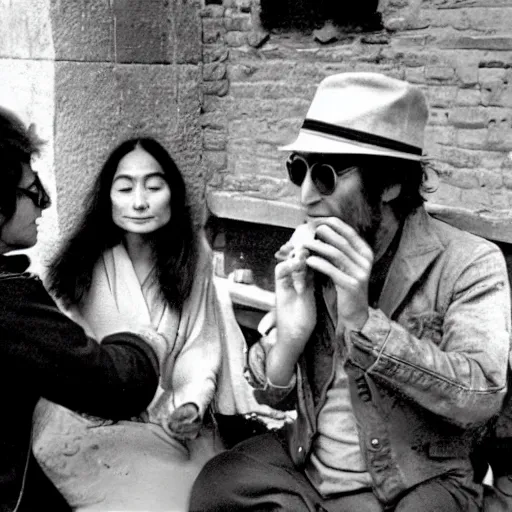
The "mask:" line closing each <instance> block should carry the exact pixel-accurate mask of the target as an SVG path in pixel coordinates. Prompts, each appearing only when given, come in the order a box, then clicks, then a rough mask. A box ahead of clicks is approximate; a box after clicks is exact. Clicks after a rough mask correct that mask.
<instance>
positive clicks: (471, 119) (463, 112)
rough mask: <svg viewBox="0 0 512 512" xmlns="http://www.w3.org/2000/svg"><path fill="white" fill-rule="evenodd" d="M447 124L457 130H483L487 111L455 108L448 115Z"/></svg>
mask: <svg viewBox="0 0 512 512" xmlns="http://www.w3.org/2000/svg"><path fill="white" fill-rule="evenodd" d="M449 122H450V124H452V125H453V126H455V127H457V128H470V129H478V128H485V127H487V122H488V111H487V110H486V109H485V108H483V107H456V108H454V109H453V110H452V111H451V112H450V114H449Z"/></svg>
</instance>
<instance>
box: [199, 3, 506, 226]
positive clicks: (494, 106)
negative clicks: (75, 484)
mask: <svg viewBox="0 0 512 512" xmlns="http://www.w3.org/2000/svg"><path fill="white" fill-rule="evenodd" d="M379 10H380V12H381V13H382V19H383V25H384V29H383V30H382V31H379V32H371V33H363V32H350V31H343V30H342V29H338V30H335V31H334V32H333V33H332V34H331V37H330V38H328V40H330V42H329V43H328V44H322V43H320V42H319V41H318V40H316V39H315V34H300V33H281V34H278V33H267V32H265V31H264V30H263V29H262V28H261V24H260V22H259V15H258V12H259V5H258V0H224V3H223V5H222V6H221V5H207V6H206V7H205V8H204V9H202V11H201V16H202V26H203V61H204V66H203V81H204V83H203V91H204V98H203V113H202V116H201V124H202V127H203V159H204V160H203V161H204V164H205V168H206V169H207V173H208V174H207V177H208V179H209V189H210V193H209V198H210V203H211V204H212V205H213V209H218V210H219V211H221V212H224V213H226V212H228V216H229V215H233V216H236V215H238V216H241V217H243V218H244V219H245V220H253V219H258V218H260V219H265V218H266V219H267V220H270V221H272V218H274V217H275V215H276V213H275V211H274V210H273V209H272V207H271V206H269V203H268V201H267V200H271V201H272V203H274V202H275V203H276V204H282V205H285V207H286V205H291V206H290V208H292V209H293V207H294V206H296V199H295V190H294V189H293V188H292V187H291V186H290V185H289V184H288V183H287V182H286V179H285V173H284V167H283V160H284V156H283V155H282V154H280V153H279V152H278V151H277V147H278V146H279V145H280V144H283V143H286V142H288V141H290V140H292V139H293V138H294V136H295V134H296V133H297V130H298V127H299V126H300V123H301V121H302V119H303V116H304V114H305V113H306V111H307V108H308V106H309V103H310V101H311V98H312V96H313V94H314V91H315V89H316V86H317V84H318V83H319V82H320V80H321V79H322V78H323V77H325V76H327V75H329V74H333V73H336V72H341V71H353V70H356V71H377V72H383V73H386V74H389V75H391V76H394V77H397V78H402V79H406V80H409V81H411V82H414V83H416V84H418V85H419V86H420V87H422V88H423V89H424V91H425V93H426V95H427V97H428V101H429V104H430V108H431V113H430V119H429V124H428V129H427V136H426V151H427V153H428V155H429V157H431V158H432V160H433V164H434V165H435V167H436V168H437V169H438V171H439V172H440V180H439V183H438V187H437V191H436V192H435V194H434V195H433V197H432V198H431V201H434V202H436V203H440V204H444V205H449V206H453V207H461V208H465V209H469V210H472V211H474V212H479V211H482V210H486V211H490V212H493V213H498V212H504V211H506V210H508V209H509V208H510V207H511V206H512V160H511V159H510V157H509V152H510V151H512V0H429V1H423V2H422V1H420V0H387V1H385V0H381V1H380V5H379ZM332 30H333V28H332V27H331V31H332ZM259 199H264V200H265V201H264V202H260V201H259ZM230 204H232V205H234V206H233V207H232V208H231V207H230V206H229V205H230ZM251 205H252V206H251ZM244 208H245V209H249V210H251V211H250V212H246V214H244ZM234 209H237V211H238V213H237V214H234V213H233V211H234ZM228 210H229V211H228ZM285 210H286V208H285ZM283 211H284V210H282V209H281V210H280V212H281V214H282V215H286V213H282V212H283ZM269 212H270V213H269ZM276 223H279V222H276ZM285 223H286V222H285Z"/></svg>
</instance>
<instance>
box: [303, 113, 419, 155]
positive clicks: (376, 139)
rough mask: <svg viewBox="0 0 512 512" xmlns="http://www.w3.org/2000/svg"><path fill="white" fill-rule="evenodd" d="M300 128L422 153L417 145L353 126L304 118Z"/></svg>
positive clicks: (413, 152) (383, 146) (412, 153)
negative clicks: (362, 130) (347, 126)
mask: <svg viewBox="0 0 512 512" xmlns="http://www.w3.org/2000/svg"><path fill="white" fill-rule="evenodd" d="M302 129H304V130H310V131H313V132H319V133H325V134H326V135H332V136H334V137H339V138H342V139H346V140H347V139H348V140H352V141H354V142H362V143H365V144H371V145H372V146H378V147H381V148H385V149H392V150H394V151H400V152H402V153H410V154H411V155H421V154H422V149H421V148H419V147H418V146H412V145H411V144H406V143H405V142H398V141H396V140H393V139H388V138H386V137H381V136H380V135H373V134H371V133H365V132H360V131H359V130H354V129H353V128H346V127H343V126H337V125H335V124H331V123H324V122H323V121H317V120H315V119H305V120H304V123H303V124H302Z"/></svg>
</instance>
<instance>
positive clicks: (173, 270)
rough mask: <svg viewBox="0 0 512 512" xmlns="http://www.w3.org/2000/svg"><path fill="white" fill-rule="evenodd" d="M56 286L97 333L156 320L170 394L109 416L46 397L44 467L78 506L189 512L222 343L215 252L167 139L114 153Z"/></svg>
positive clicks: (52, 277) (207, 453) (209, 450)
mask: <svg viewBox="0 0 512 512" xmlns="http://www.w3.org/2000/svg"><path fill="white" fill-rule="evenodd" d="M47 286H48V288H49V290H50V292H51V293H52V294H53V296H54V297H55V298H56V299H57V301H58V302H59V303H60V304H61V305H62V307H63V309H64V310H65V311H66V312H67V313H68V315H69V316H70V317H71V318H73V319H74V320H75V321H77V322H79V323H80V324H82V325H83V326H84V328H85V329H86V330H88V331H89V332H90V333H91V334H92V335H93V336H94V337H96V338H97V339H101V337H102V336H104V335H105V334H106V333H109V332H111V331H113V330H119V329H120V328H121V327H123V328H125V329H128V328H131V327H133V326H137V327H139V326H145V325H151V326H153V327H154V328H155V329H156V330H157V331H158V332H159V333H161V334H162V335H163V336H164V337H165V339H166V341H167V343H166V345H165V346H162V347H161V351H160V354H159V356H160V370H161V378H160V384H159V388H158V391H157V393H156V395H155V397H154V399H153V401H152V403H151V404H150V406H149V407H148V409H147V411H146V412H145V413H144V414H143V415H141V416H140V417H137V418H133V420H132V421H123V422H117V423H114V424H112V423H106V422H104V421H102V420H99V419H96V418H92V417H84V416H81V415H77V414H75V413H72V412H71V411H69V410H67V409H64V408H62V407H59V406H56V405H54V404H51V403H49V402H43V403H41V404H40V406H39V408H38V411H37V414H36V417H35V441H34V453H35V455H36V457H37V458H38V460H39V463H40V464H41V466H42V467H43V469H44V470H45V471H46V473H47V474H48V475H49V476H50V477H51V478H52V479H53V481H54V483H55V485H56V486H57V487H58V488H59V489H60V491H61V492H62V494H63V495H64V496H65V497H66V499H67V500H68V502H69V503H70V505H71V506H72V507H73V508H74V509H75V510H82V509H85V508H87V509H88V510H89V509H90V508H96V507H97V508H99V509H101V510H136V509H137V510H140V509H144V510H184V509H185V508H186V501H187V498H188V492H189V490H190V487H191V485H192V482H193V479H194V477H195V475H196V474H197V473H198V471H199V470H200V468H201V467H202V465H203V464H204V463H205V462H206V460H207V459H208V458H209V457H211V456H212V455H213V454H214V453H215V451H216V449H217V448H216V439H217V438H216V436H215V435H212V429H211V428H208V427H205V426H204V425H203V423H204V422H203V419H204V418H205V417H208V408H209V406H210V404H211V402H212V399H213V397H214V393H215V390H216V385H217V377H218V373H219V370H220V364H221V351H222V348H221V343H222V342H221V339H220V331H219V327H218V311H216V309H217V308H218V304H217V297H216V292H215V287H214V283H213V275H212V265H211V258H210V250H209V247H208V246H207V244H206V242H205V240H204V237H203V236H200V235H197V234H196V232H195V230H194V227H193V223H192V218H191V214H190V210H189V206H188V204H187V194H186V188H185V183H184V180H183V177H182V175H181V173H180V171H179V169H178V167H177V166H176V164H175V162H174V160H173V159H172V157H171V156H170V155H169V153H168V152H167V150H166V149H165V148H164V147H163V146H162V145H161V144H160V143H159V142H157V141H156V140H154V139H152V138H133V139H130V140H127V141H125V142H123V143H122V144H120V145H119V146H118V147H117V148H115V149H114V150H113V151H112V153H111V154H110V156H109V157H108V158H107V160H106V162H105V164H104V166H103V168H102V169H101V171H100V173H99V175H98V177H97V179H96V182H95V184H94V186H93V188H92V190H91V192H90V193H89V195H88V197H87V200H86V210H85V214H84V215H83V217H82V219H81V221H80V222H79V223H78V226H77V228H76V229H75V231H74V233H73V235H72V236H71V237H70V238H69V239H68V241H67V242H66V243H65V244H64V245H63V247H62V248H61V250H60V252H59V253H58V254H57V256H56V257H55V259H54V260H53V262H52V264H51V265H50V268H49V272H48V278H47Z"/></svg>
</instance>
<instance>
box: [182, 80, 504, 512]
mask: <svg viewBox="0 0 512 512" xmlns="http://www.w3.org/2000/svg"><path fill="white" fill-rule="evenodd" d="M427 117H428V108H427V105H426V102H425V98H424V96H423V94H422V92H421V91H420V90H419V89H418V88H417V87H414V86H412V85H410V84H408V83H407V82H403V81H400V80H396V79H393V78H389V77H387V76H384V75H380V74H375V73H343V74H338V75H334V76H330V77H328V78H326V79H325V80H323V81H322V82H321V83H320V85H319V87H318V89H317V92H316V95H315V97H314V99H313V102H312V104H311V106H310V109H309V111H308V113H307V117H306V119H305V121H304V124H303V126H302V128H301V129H300V132H299V135H298V137H297V139H296V140H295V142H293V143H292V144H290V145H288V146H285V147H283V148H281V149H282V150H284V151H287V152H288V153H290V155H289V157H288V161H287V164H286V165H287V170H288V174H289V177H290V180H291V181H292V182H293V183H294V184H295V185H297V187H299V188H300V201H301V204H302V206H303V208H304V212H305V214H306V218H307V222H306V224H305V225H303V226H299V227H298V228H297V230H296V232H295V233H294V236H292V238H291V240H290V242H289V243H287V244H286V245H285V246H283V247H282V248H281V250H280V251H279V252H278V254H277V256H278V258H279V260H280V261H279V263H278V264H277V266H276V270H275V291H276V309H275V311H274V312H272V313H271V314H270V315H269V317H266V318H265V319H264V321H262V323H261V325H260V330H261V331H262V335H263V336H262V339H261V341H260V342H258V343H257V344H256V345H254V346H253V347H252V348H251V350H250V351H249V354H248V368H247V375H248V378H249V380H250V381H251V383H252V385H253V386H254V387H255V395H256V397H257V398H258V400H260V401H266V402H267V403H269V404H272V405H274V406H282V407H290V404H292V406H293V407H295V408H296V410H297V420H296V421H295V422H294V423H293V424H290V425H289V426H288V427H287V428H286V429H285V430H284V431H280V432H277V433H269V434H264V435H261V436H257V437H254V438H252V439H249V440H247V441H244V442H242V443H241V444H239V445H237V446H235V447H234V448H233V449H232V450H230V451H227V452H224V453H221V454H220V455H218V456H217V457H215V458H214V459H212V460H211V461H210V462H209V463H208V464H207V465H206V466H205V468H204V469H203V471H202V472H201V474H200V475H199V477H198V479H197V481H196V483H195V486H194V489H193V492H192V497H191V503H190V510H191V511H193V512H208V511H215V512H222V511H226V512H227V511H235V510H237V511H238V510H251V511H290V512H306V511H309V512H314V511H328V512H345V511H350V512H365V511H372V512H373V511H375V512H377V511H384V510H386V511H388V510H394V511H396V512H405V511H407V512H430V511H431V512H444V511H446V512H452V511H453V512H455V511H460V512H472V511H478V510H481V506H482V500H483V497H482V495H483V486H482V485H481V484H480V483H478V482H475V479H474V471H473V467H472V463H471V460H470V454H471V451H472V446H473V444H474V443H475V442H476V440H477V439H478V437H479V436H480V435H482V432H483V430H484V428H485V425H486V423H487V422H488V420H489V419H490V418H491V417H493V416H494V415H496V414H497V413H498V411H499V410H500V407H501V404H502V401H503V397H504V395H505V391H506V376H507V361H508V354H509V340H510V297H509V285H508V279H507V271H506V267H505V262H504V258H503V256H502V254H501V252H500V251H499V249H498V248H497V247H496V246H494V245H493V244H491V243H489V242H487V241H486V240H483V239H481V238H478V237H476V236H473V235H471V234H468V233H465V232H462V231H460V230H458V229H456V228H453V227H451V226H449V225H447V224H444V223H443V222H440V221H438V220H434V219H432V218H431V217H430V216H429V215H428V214H427V213H426V211H425V209H424V207H423V202H424V198H423V196H422V190H423V185H424V178H425V173H424V165H423V162H422V154H423V138H424V132H425V125H426V122H427Z"/></svg>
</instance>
